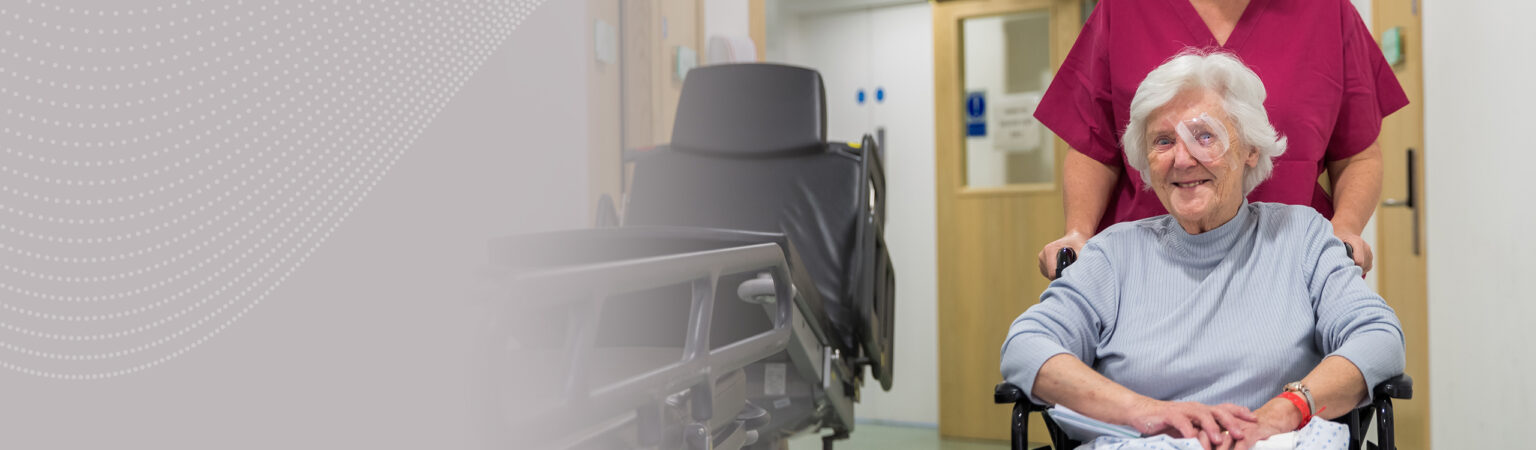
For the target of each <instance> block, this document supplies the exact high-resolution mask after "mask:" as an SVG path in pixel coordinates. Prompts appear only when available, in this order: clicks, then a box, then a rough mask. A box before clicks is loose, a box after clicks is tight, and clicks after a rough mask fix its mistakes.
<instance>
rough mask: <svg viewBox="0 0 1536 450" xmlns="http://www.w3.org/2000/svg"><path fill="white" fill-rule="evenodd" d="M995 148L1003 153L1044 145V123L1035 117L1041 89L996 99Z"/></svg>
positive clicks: (994, 118) (1032, 148)
mask: <svg viewBox="0 0 1536 450" xmlns="http://www.w3.org/2000/svg"><path fill="white" fill-rule="evenodd" d="M993 103H994V105H993V108H992V109H994V110H995V111H994V113H993V114H992V123H993V130H992V147H993V148H995V149H997V150H998V151H1003V152H1028V151H1034V150H1036V149H1039V148H1040V147H1041V144H1042V142H1043V140H1042V136H1043V133H1042V130H1041V128H1042V126H1041V125H1040V121H1038V120H1035V108H1036V107H1038V106H1040V93H1039V92H1025V93H1022V94H1007V95H999V96H997V98H996V99H994V101H993Z"/></svg>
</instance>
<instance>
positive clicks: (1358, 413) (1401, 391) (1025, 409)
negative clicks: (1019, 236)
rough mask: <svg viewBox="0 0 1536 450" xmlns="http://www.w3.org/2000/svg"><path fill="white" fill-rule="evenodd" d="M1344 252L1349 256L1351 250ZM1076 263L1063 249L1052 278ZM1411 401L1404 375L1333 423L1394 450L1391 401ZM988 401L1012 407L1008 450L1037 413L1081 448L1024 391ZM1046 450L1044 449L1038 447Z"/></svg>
mask: <svg viewBox="0 0 1536 450" xmlns="http://www.w3.org/2000/svg"><path fill="white" fill-rule="evenodd" d="M1346 249H1347V250H1348V251H1349V252H1350V254H1351V256H1353V252H1354V250H1353V249H1352V248H1348V244H1346ZM1075 261H1077V254H1076V253H1074V252H1073V251H1072V249H1070V248H1063V249H1061V251H1060V252H1058V253H1057V255H1056V267H1057V271H1056V277H1057V278H1060V277H1061V272H1062V271H1063V270H1066V268H1067V266H1068V265H1071V264H1072V263H1073V262H1075ZM1411 398H1413V378H1412V377H1409V376H1408V375H1407V374H1402V375H1398V376H1396V377H1393V378H1389V379H1387V380H1386V381H1383V382H1381V384H1378V385H1376V386H1375V387H1374V388H1373V393H1372V399H1373V400H1372V402H1371V403H1370V404H1368V405H1365V406H1362V407H1360V408H1358V409H1355V410H1354V411H1350V413H1349V414H1346V415H1343V416H1339V417H1338V418H1335V419H1333V420H1334V421H1335V422H1339V423H1343V424H1344V425H1346V426H1348V427H1349V437H1350V442H1349V449H1350V450H1359V449H1361V448H1366V449H1371V450H1375V449H1378V448H1379V449H1383V450H1396V449H1397V444H1396V441H1395V439H1394V438H1395V434H1394V428H1393V426H1394V423H1393V420H1392V399H1401V400H1407V399H1411ZM992 401H993V402H995V403H998V404H1012V405H1013V411H1012V413H1011V415H1010V417H1009V425H1010V427H1011V428H1012V430H1011V431H1010V435H1009V440H1010V443H1011V446H1012V447H1011V448H1013V449H1015V450H1026V449H1030V448H1031V444H1030V443H1029V439H1028V438H1029V414H1030V413H1036V412H1038V413H1040V414H1041V417H1042V418H1043V419H1044V420H1045V428H1046V430H1047V432H1048V433H1049V435H1050V438H1051V445H1053V446H1055V448H1057V449H1072V448H1077V446H1078V445H1081V444H1082V443H1081V442H1077V441H1075V440H1072V439H1071V438H1069V437H1067V434H1066V433H1065V432H1064V431H1063V430H1062V429H1061V427H1060V426H1058V425H1057V424H1056V421H1055V420H1053V419H1052V418H1051V413H1050V411H1049V410H1048V409H1047V407H1046V406H1044V405H1040V404H1036V403H1035V402H1033V401H1030V399H1029V396H1027V395H1024V390H1023V389H1022V388H1019V387H1018V386H1015V385H1013V383H1009V382H1007V381H1004V382H1001V383H998V384H997V386H996V387H995V388H994V390H993V394H992ZM1372 415H1374V416H1375V417H1376V442H1375V443H1371V442H1366V440H1365V438H1366V428H1367V427H1369V426H1370V423H1371V416H1372ZM1041 448H1046V447H1041Z"/></svg>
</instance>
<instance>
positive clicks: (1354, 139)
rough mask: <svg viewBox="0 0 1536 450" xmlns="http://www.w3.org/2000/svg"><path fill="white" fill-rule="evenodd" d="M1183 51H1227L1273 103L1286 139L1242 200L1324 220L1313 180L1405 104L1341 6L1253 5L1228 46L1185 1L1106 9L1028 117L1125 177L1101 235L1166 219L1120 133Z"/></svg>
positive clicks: (1361, 26) (1314, 0)
mask: <svg viewBox="0 0 1536 450" xmlns="http://www.w3.org/2000/svg"><path fill="white" fill-rule="evenodd" d="M1186 47H1199V48H1217V47H1220V48H1224V49H1225V50H1226V51H1229V52H1232V53H1235V54H1236V55H1237V56H1238V58H1240V59H1241V60H1242V61H1243V63H1245V64H1247V65H1248V68H1250V69H1253V71H1254V72H1255V73H1257V74H1258V75H1259V78H1260V79H1262V80H1263V81H1264V88H1265V89H1266V90H1268V93H1269V95H1268V98H1267V99H1266V100H1265V101H1264V108H1265V109H1266V110H1267V111H1268V113H1269V120H1270V122H1272V123H1274V125H1275V128H1276V129H1277V130H1279V131H1280V134H1281V135H1283V136H1285V137H1286V138H1288V139H1289V144H1288V146H1287V148H1286V150H1285V153H1284V154H1281V155H1280V156H1279V157H1278V158H1276V159H1275V170H1274V173H1273V175H1272V176H1270V178H1269V180H1268V181H1265V182H1264V183H1263V184H1260V185H1259V187H1258V188H1256V189H1254V190H1253V192H1251V193H1249V194H1248V200H1249V201H1256V202H1277V203H1288V204H1293V205H1308V206H1311V207H1313V208H1315V209H1317V211H1318V212H1320V213H1322V214H1323V216H1325V217H1328V218H1332V217H1333V201H1332V199H1330V198H1329V197H1328V193H1327V192H1324V191H1323V188H1322V186H1321V185H1320V184H1319V183H1318V181H1317V179H1318V176H1319V175H1321V174H1322V173H1323V171H1324V170H1326V169H1327V166H1326V162H1327V161H1335V160H1339V159H1344V158H1348V157H1350V156H1353V155H1355V154H1356V153H1360V152H1361V151H1363V150H1365V149H1366V148H1367V147H1370V145H1371V144H1372V143H1374V142H1375V141H1376V136H1377V135H1378V134H1380V133H1381V119H1382V118H1383V117H1386V115H1387V114H1391V113H1392V112H1393V111H1397V110H1398V109H1399V108H1402V107H1403V106H1404V105H1407V104H1408V96H1407V95H1406V94H1405V93H1404V92H1403V88H1402V86H1400V85H1398V83H1397V77H1396V76H1395V75H1393V73H1392V68H1391V67H1390V66H1388V65H1387V62H1386V59H1385V58H1384V57H1383V55H1382V53H1381V49H1380V48H1379V47H1377V46H1376V41H1375V39H1373V38H1372V37H1371V32H1370V29H1368V28H1366V26H1365V22H1363V21H1362V20H1361V19H1360V14H1359V13H1358V12H1356V11H1355V7H1354V6H1353V5H1350V3H1349V2H1348V1H1347V0H1294V1H1288V0H1251V2H1250V3H1249V4H1248V8H1247V9H1246V10H1244V11H1243V15H1242V17H1241V18H1240V19H1238V22H1237V27H1236V28H1235V29H1233V30H1232V35H1231V36H1230V37H1228V38H1227V44H1226V45H1225V46H1219V45H1217V43H1216V38H1215V36H1213V35H1212V34H1211V31H1210V29H1209V28H1207V27H1206V26H1205V22H1204V21H1202V20H1201V19H1200V15H1199V13H1197V12H1195V8H1194V6H1192V5H1190V3H1189V1H1188V0H1128V1H1127V0H1102V1H1100V2H1099V4H1098V6H1097V7H1095V8H1094V10H1093V13H1092V14H1090V15H1089V16H1088V21H1087V23H1086V24H1084V25H1083V31H1082V34H1080V35H1079V36H1078V38H1077V43H1075V44H1073V45H1072V52H1071V53H1069V54H1067V59H1066V61H1064V62H1063V63H1062V65H1061V69H1060V70H1059V71H1057V72H1056V78H1055V79H1054V80H1052V81H1051V86H1050V88H1049V89H1047V90H1046V92H1045V96H1044V98H1043V99H1042V100H1041V102H1040V107H1039V108H1038V109H1037V110H1036V111H1035V117H1036V118H1038V119H1039V120H1040V122H1041V123H1043V124H1045V125H1046V126H1047V127H1050V129H1051V131H1054V132H1056V135H1057V136H1060V137H1061V138H1062V140H1065V141H1066V142H1067V144H1068V145H1071V146H1072V148H1074V149H1076V150H1077V151H1079V152H1082V153H1083V154H1084V155H1088V156H1089V157H1091V158H1093V159H1096V160H1098V161H1099V162H1102V163H1104V164H1106V165H1112V166H1120V167H1123V168H1124V170H1122V171H1121V174H1120V180H1119V182H1117V183H1116V186H1115V189H1114V191H1113V194H1111V197H1110V199H1109V205H1108V207H1107V209H1106V211H1105V214H1104V218H1103V220H1101V221H1100V222H1099V230H1103V229H1104V228H1106V227H1108V226H1110V225H1113V224H1115V223H1117V222H1124V221H1129V220H1137V219H1142V218H1146V217H1152V216H1157V215H1162V214H1167V210H1165V209H1163V204H1162V203H1161V202H1159V201H1158V199H1157V194H1156V193H1154V192H1153V191H1152V190H1150V189H1144V185H1143V183H1142V181H1141V173H1140V172H1137V171H1136V169H1132V168H1131V167H1130V166H1127V165H1126V163H1125V155H1124V151H1123V150H1122V149H1121V147H1120V135H1121V133H1123V132H1124V131H1125V126H1126V124H1127V123H1128V122H1129V120H1130V107H1131V97H1132V96H1134V95H1135V94H1136V87H1137V86H1138V85H1140V84H1141V80H1142V79H1143V78H1146V76H1147V73H1149V72H1151V71H1152V69H1155V68H1157V66H1158V65H1161V64H1162V63H1163V62H1164V61H1167V60H1168V59H1169V58H1171V57H1173V55H1175V54H1177V53H1179V51H1181V50H1183V49H1184V48H1186Z"/></svg>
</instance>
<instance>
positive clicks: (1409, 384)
mask: <svg viewBox="0 0 1536 450" xmlns="http://www.w3.org/2000/svg"><path fill="white" fill-rule="evenodd" d="M1374 391H1375V398H1397V399H1404V400H1406V399H1410V398H1413V377H1410V376H1408V374H1406V373H1405V374H1402V375H1398V376H1395V377H1392V378H1388V379H1387V381H1383V382H1381V384H1378V385H1376V388H1375V389H1374Z"/></svg>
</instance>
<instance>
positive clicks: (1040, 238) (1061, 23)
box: [933, 0, 1082, 442]
mask: <svg viewBox="0 0 1536 450" xmlns="http://www.w3.org/2000/svg"><path fill="white" fill-rule="evenodd" d="M933 8H934V12H933V20H934V23H933V30H934V70H935V73H934V81H935V103H934V105H935V108H934V110H935V119H936V120H935V124H934V126H935V132H936V133H935V136H936V145H935V148H936V152H937V154H936V163H937V164H936V167H935V170H936V173H935V181H936V183H935V184H936V189H937V192H936V203H937V204H936V209H937V213H938V224H937V229H938V245H939V249H938V275H939V317H938V320H939V323H938V326H939V328H938V330H939V333H938V334H939V431H940V433H941V434H943V435H944V436H950V437H965V438H979V439H1008V430H1009V411H1010V407H1009V406H1008V405H994V404H993V403H992V395H991V394H992V389H993V386H994V385H996V384H997V383H998V382H1000V381H1002V379H1001V376H1000V374H999V373H998V365H999V353H1000V352H999V350H1000V349H1001V347H1002V341H1003V338H1004V337H1005V334H1006V332H1007V330H1008V326H1009V325H1010V324H1011V323H1012V321H1013V319H1014V318H1015V317H1017V316H1018V315H1019V314H1020V313H1022V312H1023V311H1024V310H1025V309H1027V308H1028V307H1029V306H1030V305H1033V304H1035V303H1036V302H1037V301H1038V299H1039V295H1040V291H1042V290H1044V289H1045V287H1046V285H1047V284H1048V283H1047V280H1045V279H1044V278H1041V277H1040V275H1039V271H1038V269H1037V267H1036V266H1037V264H1036V261H1035V254H1036V253H1037V252H1038V251H1039V249H1040V247H1042V246H1044V245H1045V244H1046V243H1047V242H1050V241H1051V240H1054V239H1056V238H1057V237H1060V236H1061V233H1062V232H1063V230H1064V227H1065V225H1064V222H1063V219H1062V204H1061V191H1060V187H1059V186H1060V185H1059V180H1058V181H1057V182H1054V183H1051V184H1047V185H1031V186H1008V187H1003V188H988V189H970V188H966V187H965V186H964V180H965V176H964V170H965V152H964V142H965V137H964V134H963V128H962V123H961V117H962V115H961V109H960V108H961V105H962V103H963V90H964V86H963V82H962V80H963V79H964V77H963V74H962V72H961V70H962V67H963V61H962V56H963V55H961V54H960V52H961V48H962V46H961V44H962V42H961V21H962V20H964V19H965V18H968V17H981V16H991V15H1000V14H1008V13H1012V12H1019V11H1030V10H1042V9H1049V10H1050V12H1051V17H1052V19H1051V27H1052V30H1051V33H1050V35H1051V42H1050V43H1049V45H1050V48H1051V60H1052V65H1053V68H1054V67H1059V66H1060V64H1061V61H1062V59H1064V58H1065V56H1066V53H1067V50H1069V49H1070V47H1071V45H1072V42H1073V41H1074V40H1075V39H1076V36H1077V32H1078V29H1079V28H1080V26H1081V23H1082V21H1081V14H1080V11H1081V5H1080V2H1078V1H1076V0H995V1H985V2H983V1H976V2H946V3H936V4H934V6H933ZM1055 151H1056V158H1055V161H1056V162H1055V165H1056V167H1055V173H1057V174H1058V177H1059V174H1060V173H1061V160H1062V156H1064V155H1065V152H1066V145H1065V143H1062V142H1061V141H1059V140H1058V141H1057V142H1056V149H1055ZM1031 421H1032V422H1031V423H1032V424H1031V426H1030V431H1031V433H1030V439H1031V440H1033V441H1040V442H1045V441H1049V438H1048V437H1047V435H1046V432H1045V426H1044V424H1043V423H1042V422H1041V420H1040V418H1039V417H1038V415H1037V416H1036V417H1034V418H1032V419H1031Z"/></svg>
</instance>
